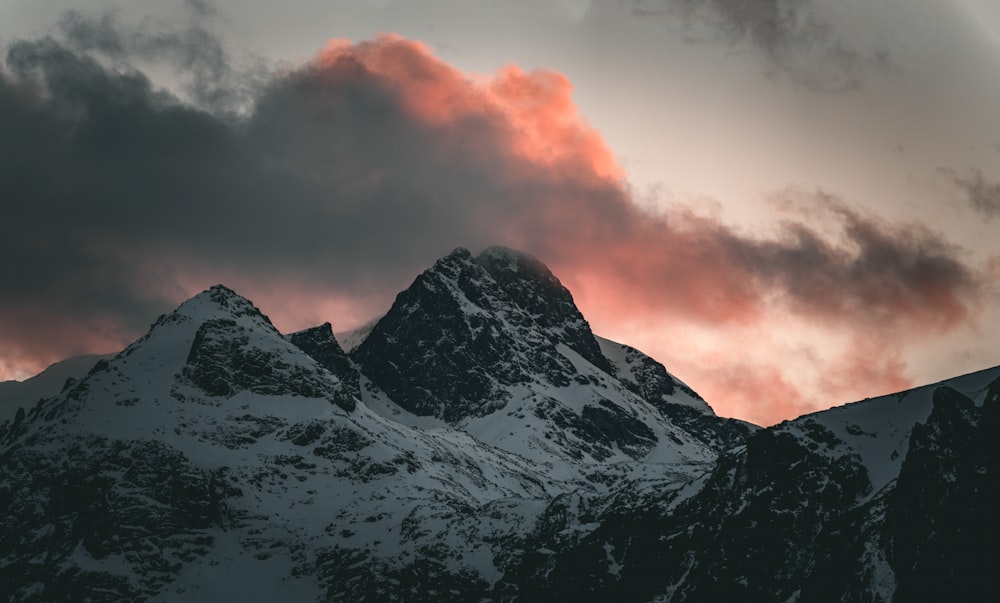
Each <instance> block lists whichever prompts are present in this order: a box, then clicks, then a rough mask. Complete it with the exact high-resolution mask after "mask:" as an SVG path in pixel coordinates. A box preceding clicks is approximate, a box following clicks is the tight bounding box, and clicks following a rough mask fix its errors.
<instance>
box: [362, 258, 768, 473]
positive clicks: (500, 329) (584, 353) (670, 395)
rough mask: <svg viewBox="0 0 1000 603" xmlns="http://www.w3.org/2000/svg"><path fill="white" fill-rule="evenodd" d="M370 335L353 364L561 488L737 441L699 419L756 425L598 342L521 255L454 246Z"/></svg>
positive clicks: (542, 271)
mask: <svg viewBox="0 0 1000 603" xmlns="http://www.w3.org/2000/svg"><path fill="white" fill-rule="evenodd" d="M367 331H368V334H367V335H366V336H365V337H364V339H363V340H361V341H360V343H358V344H357V347H356V348H354V352H353V353H352V357H353V358H354V359H355V360H356V361H357V363H358V366H359V368H360V369H361V371H362V372H363V373H364V374H365V375H366V376H368V377H369V378H371V379H372V381H373V382H374V383H375V384H377V385H378V386H379V387H380V388H381V389H382V390H383V391H385V392H386V394H387V395H388V396H389V397H390V398H391V399H392V400H393V401H395V402H396V403H398V404H399V405H400V406H402V407H403V409H404V410H405V411H406V412H407V414H408V415H412V416H421V417H435V418H437V419H439V420H441V421H443V422H445V423H447V424H450V425H453V426H455V427H456V428H459V429H461V430H463V431H465V432H467V433H469V434H471V435H472V436H474V437H475V438H476V439H478V440H480V441H482V442H484V443H487V444H489V445H491V446H494V447H496V448H499V449H501V450H505V451H507V452H510V453H513V454H518V455H520V456H522V457H524V458H526V459H528V460H530V461H531V462H532V463H533V464H534V465H535V466H536V467H538V468H539V469H540V470H543V471H544V472H545V475H546V477H547V479H548V480H551V481H566V480H569V481H575V482H578V483H579V485H580V487H582V488H591V489H597V490H604V489H607V488H609V487H613V486H614V484H615V483H616V482H617V480H619V479H623V478H626V477H629V476H632V475H633V474H635V473H636V472H638V473H642V474H646V473H656V472H662V471H664V470H665V469H664V468H663V467H662V465H691V466H697V465H699V464H705V463H710V462H712V461H713V460H714V459H715V457H716V455H717V454H718V452H719V451H720V450H722V449H725V448H726V447H728V444H730V443H731V442H730V441H728V440H726V441H725V442H722V441H721V440H720V438H719V437H716V436H715V435H714V434H713V436H712V437H704V435H705V432H706V430H707V431H710V429H708V428H706V427H704V426H702V425H701V424H702V423H704V424H707V425H709V427H714V428H716V429H717V430H719V431H721V432H726V433H731V434H732V436H731V439H732V440H733V441H742V439H743V438H745V437H746V435H747V434H748V433H749V432H750V431H752V428H751V427H749V426H746V425H745V424H743V425H740V424H739V422H729V421H726V420H723V419H719V418H718V417H715V415H714V413H713V412H712V411H711V409H710V408H709V407H708V405H707V404H706V403H705V402H704V401H703V400H701V398H700V397H698V396H697V394H695V393H694V392H693V391H692V390H691V389H690V388H688V387H687V386H685V385H683V383H681V382H680V381H678V380H676V379H674V378H673V377H672V376H670V375H669V374H668V373H667V372H666V370H665V369H664V368H663V366H662V365H660V364H659V363H657V362H655V361H653V360H652V359H650V358H648V357H647V356H645V355H644V354H642V353H640V352H638V351H636V350H634V349H632V348H628V347H627V346H621V345H619V344H615V343H614V342H611V341H608V340H601V339H599V338H597V337H595V336H594V335H593V333H592V332H591V330H590V326H589V324H588V323H587V321H586V320H585V319H584V318H583V316H582V314H581V313H580V311H579V310H578V309H577V307H576V305H575V303H574V302H573V297H572V295H571V294H570V292H569V291H568V290H566V288H565V287H563V286H562V284H561V283H560V282H559V280H558V279H557V278H556V277H555V276H554V275H553V274H552V273H551V272H550V271H549V270H548V268H546V267H545V266H544V265H543V264H541V262H539V261H538V260H537V259H535V258H533V257H531V256H529V255H527V254H524V253H521V252H517V251H514V250H511V249H507V248H503V247H492V248H490V249H487V250H486V251H484V252H483V253H481V254H480V255H478V256H473V255H472V254H471V253H470V252H469V251H468V250H465V249H456V250H455V251H453V252H452V253H450V254H449V255H448V256H446V257H444V258H442V259H441V260H439V261H438V262H437V263H436V264H435V265H434V266H433V267H431V268H430V269H428V270H427V271H425V272H423V273H422V274H420V275H419V276H418V277H417V279H416V280H415V281H414V283H413V285H411V287H410V288H408V289H407V290H405V291H403V292H402V293H400V294H399V296H398V297H397V299H396V302H395V303H394V304H393V306H392V308H391V309H390V310H389V311H388V312H387V313H386V314H385V316H383V317H382V318H381V319H379V320H378V321H377V322H376V323H375V324H374V325H372V326H371V327H370V328H369V329H367ZM358 340H359V338H358V337H357V335H354V336H352V338H351V341H352V342H355V341H358ZM692 414H693V415H695V416H691V415H692ZM696 423H697V425H696ZM688 427H697V429H693V430H691V429H688ZM637 461H641V462H637ZM657 467H659V468H657ZM691 472H694V473H697V470H694V469H693V470H692V471H691ZM691 472H689V473H691Z"/></svg>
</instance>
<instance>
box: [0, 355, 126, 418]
mask: <svg viewBox="0 0 1000 603" xmlns="http://www.w3.org/2000/svg"><path fill="white" fill-rule="evenodd" d="M108 358H111V355H106V356H101V355H100V354H88V355H85V356H74V357H72V358H67V359H66V360H62V361H59V362H56V363H55V364H53V365H51V366H49V367H48V368H46V369H45V370H44V371H42V372H41V373H38V374H37V375H35V376H34V377H31V378H29V379H25V380H24V381H0V422H2V421H7V420H10V419H13V418H14V415H15V414H17V409H18V408H20V407H22V406H24V407H30V406H31V405H32V404H34V403H35V402H37V401H39V400H40V399H42V398H48V397H50V396H54V395H56V394H58V393H59V392H60V391H62V389H63V388H64V387H66V385H67V382H68V381H70V380H72V381H76V380H77V379H79V378H80V377H83V376H85V375H86V374H87V371H89V370H90V369H91V368H93V367H94V365H95V364H97V362H98V361H99V360H105V359H108Z"/></svg>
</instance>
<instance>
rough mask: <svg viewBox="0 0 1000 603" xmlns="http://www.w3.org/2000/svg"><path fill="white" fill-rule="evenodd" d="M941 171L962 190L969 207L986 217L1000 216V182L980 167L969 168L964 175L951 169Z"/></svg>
mask: <svg viewBox="0 0 1000 603" xmlns="http://www.w3.org/2000/svg"><path fill="white" fill-rule="evenodd" d="M941 172H942V173H943V174H944V175H945V176H946V177H947V178H948V179H949V180H950V181H951V182H952V184H954V185H955V186H957V187H958V188H959V189H961V190H962V192H963V193H964V194H965V199H966V201H967V202H968V204H969V207H971V208H972V209H973V210H975V211H976V212H977V213H979V214H981V215H983V216H984V217H985V218H986V219H990V218H993V217H995V216H1000V182H995V181H991V180H989V179H988V178H987V177H986V176H985V175H983V172H982V170H979V169H973V170H969V172H968V175H966V176H964V177H963V176H959V175H958V173H957V172H955V170H951V169H942V170H941Z"/></svg>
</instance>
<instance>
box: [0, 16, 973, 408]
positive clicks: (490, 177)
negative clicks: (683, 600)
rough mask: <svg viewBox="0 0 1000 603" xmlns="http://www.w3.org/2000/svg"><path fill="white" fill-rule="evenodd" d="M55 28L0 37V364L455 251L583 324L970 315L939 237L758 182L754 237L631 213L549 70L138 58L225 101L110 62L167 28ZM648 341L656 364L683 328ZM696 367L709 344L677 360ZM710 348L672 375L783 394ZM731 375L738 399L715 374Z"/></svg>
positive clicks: (907, 325) (423, 52) (957, 267)
mask: <svg viewBox="0 0 1000 603" xmlns="http://www.w3.org/2000/svg"><path fill="white" fill-rule="evenodd" d="M196 25H197V28H198V29H199V31H203V32H208V31H210V30H209V29H208V28H207V26H205V25H204V24H203V22H201V21H196ZM150 35H152V38H150ZM62 36H63V37H61V38H43V39H37V40H23V41H18V42H15V43H13V44H11V45H10V47H9V51H8V54H7V58H6V68H5V69H4V70H3V71H2V72H0V129H3V131H4V132H5V144H4V145H3V146H2V147H0V183H3V184H2V187H3V190H0V198H2V199H3V200H4V201H3V208H2V211H3V212H4V217H5V219H4V220H2V221H0V254H2V255H3V257H8V258H18V259H17V261H16V262H5V263H4V264H3V265H2V267H0V299H2V301H0V341H2V342H4V343H3V348H2V349H0V356H2V357H3V358H5V360H4V362H5V363H6V369H5V370H7V371H8V374H16V373H18V372H26V371H28V370H30V369H31V368H36V369H38V368H42V367H44V366H45V365H46V364H47V363H48V362H51V361H52V360H55V359H58V358H60V357H63V356H65V355H68V354H72V353H78V352H84V351H96V352H104V351H108V349H109V348H112V349H113V348H114V347H115V346H116V345H118V346H120V345H123V344H124V343H126V342H127V341H128V339H129V338H131V337H134V336H137V335H139V334H140V333H141V331H142V330H143V329H144V328H145V325H147V324H148V323H149V322H151V321H152V320H153V319H154V318H155V315H156V314H157V313H159V312H163V311H167V310H169V309H170V308H171V307H172V306H173V305H175V304H176V303H177V302H179V301H180V300H181V299H183V298H184V297H185V296H186V295H190V294H192V293H194V292H196V291H198V290H200V289H202V288H204V287H206V286H208V285H210V284H212V283H214V282H218V281H223V282H226V283H228V284H230V285H232V286H235V287H236V288H237V289H238V290H240V291H241V292H242V293H244V294H246V295H248V296H249V297H251V298H253V299H255V300H256V301H257V302H258V303H259V304H260V305H261V306H262V309H263V310H264V311H265V312H267V313H268V314H270V315H271V316H272V318H274V319H275V321H276V323H277V324H278V325H279V327H282V328H285V329H286V330H291V329H294V328H301V327H304V326H309V324H310V323H319V322H322V321H323V320H330V321H331V322H333V323H334V325H335V327H336V328H338V329H340V328H346V327H350V326H353V325H354V324H357V321H358V320H359V319H360V318H368V317H370V316H371V313H372V312H373V311H375V310H373V308H385V307H387V306H388V304H389V303H390V301H391V299H392V298H393V296H394V295H395V294H396V293H397V292H398V291H399V290H400V289H402V288H403V287H405V286H406V285H407V284H408V282H409V281H410V280H411V279H412V278H413V277H414V276H415V274H416V273H418V272H419V271H420V270H422V269H423V268H425V267H426V266H428V265H430V264H431V263H432V262H433V260H434V259H436V258H437V257H439V256H441V255H443V254H444V253H446V252H448V251H449V250H450V249H452V248H453V247H456V246H466V247H470V248H474V249H475V248H483V247H485V246H487V245H492V244H506V245H510V246H513V247H518V248H522V249H525V250H526V251H529V252H532V253H534V254H536V255H538V256H539V257H540V258H541V259H543V260H544V261H546V262H547V263H548V264H549V265H550V266H551V267H552V268H553V269H554V271H555V272H556V273H557V274H559V275H560V277H561V278H563V280H564V281H565V282H566V283H567V284H569V286H570V287H571V289H572V290H573V291H574V293H575V294H576V295H577V297H578V299H579V300H580V303H581V305H582V306H583V310H584V312H585V314H586V315H588V316H589V317H591V320H592V322H593V323H594V324H595V326H596V327H597V328H598V330H600V331H603V332H605V333H607V332H613V331H615V329H616V325H622V324H625V323H630V322H633V323H647V324H656V325H660V326H662V327H663V328H664V329H665V331H663V332H668V330H669V329H671V328H679V327H680V326H681V325H685V324H695V325H700V328H702V330H703V331H704V330H713V332H715V333H716V334H717V335H716V336H717V337H719V335H718V333H720V332H724V329H727V328H734V329H738V328H753V329H762V330H768V329H773V330H774V331H775V332H779V333H780V332H781V330H782V329H783V328H784V325H783V324H782V323H783V322H784V321H783V320H782V318H781V316H782V315H783V314H786V315H788V316H792V317H796V318H797V319H799V320H804V321H810V322H812V323H815V324H817V325H819V328H821V329H826V330H828V331H837V332H841V331H846V332H849V333H858V334H864V335H865V338H864V339H863V341H864V342H866V343H867V342H871V341H874V340H873V339H872V338H879V337H884V338H886V339H887V340H891V341H894V342H896V343H895V344H893V345H897V346H898V345H905V343H906V342H910V341H914V340H915V338H919V337H923V336H926V335H927V334H931V333H935V332H943V331H948V330H950V329H955V328H957V327H958V326H959V325H963V324H968V323H970V322H971V321H974V320H975V317H976V309H977V303H978V299H979V296H980V281H981V279H982V276H981V273H980V271H979V270H978V269H977V268H975V267H972V266H969V265H966V264H964V263H963V261H962V259H961V258H962V256H961V251H960V250H959V249H958V248H957V247H955V246H953V245H951V244H949V243H948V242H947V241H946V240H944V239H943V238H942V237H941V236H940V235H938V234H936V233H934V232H933V231H931V230H929V229H928V228H927V227H925V226H923V225H920V224H899V223H889V222H886V221H884V220H882V219H880V218H878V217H877V216H874V215H872V214H868V213H865V212H862V211H860V210H857V209H854V208H852V207H851V206H850V205H848V204H847V203H846V202H844V201H842V200H840V199H837V198H835V197H833V196H830V195H827V194H825V193H822V192H815V193H802V192H795V191H786V192H783V193H781V194H778V195H776V199H778V202H780V203H781V204H783V207H785V208H786V210H787V212H788V214H787V215H788V218H787V220H786V222H785V223H784V224H781V225H778V226H777V227H776V231H775V232H773V233H770V234H766V233H765V234H761V233H746V232H740V231H737V230H734V229H733V228H731V227H729V226H726V225H725V224H723V223H722V222H720V221H719V220H718V219H717V218H713V217H706V216H704V215H701V214H699V213H698V212H697V211H696V210H694V209H692V208H690V207H685V206H676V207H674V208H673V209H671V210H669V211H666V212H663V213H656V212H654V211H651V210H648V209H643V208H642V207H640V205H638V204H637V203H635V202H633V200H632V198H631V193H630V190H629V188H628V186H627V184H626V183H625V181H624V173H623V171H622V170H621V168H620V167H619V165H618V164H617V162H616V161H615V159H614V154H613V153H612V152H611V150H610V149H609V148H608V147H607V145H606V144H605V143H604V141H603V139H602V138H601V136H600V134H599V133H598V132H596V131H595V130H594V129H593V128H591V127H590V126H589V125H588V124H587V123H586V122H585V121H584V120H583V119H582V117H581V116H580V114H579V112H578V111H577V108H576V106H575V104H574V103H573V101H572V87H571V83H570V82H569V80H568V79H567V78H566V77H564V76H562V75H561V74H558V73H554V72H550V71H544V70H537V71H532V72H524V71H522V70H521V69H520V68H518V67H516V66H513V65H512V66H508V67H505V68H503V69H501V70H499V71H498V72H496V73H494V74H490V75H475V76H470V75H467V74H464V73H462V72H460V71H458V70H457V69H455V68H454V67H452V66H451V65H449V64H447V63H445V62H443V61H441V60H440V59H438V58H436V57H435V56H434V55H433V54H432V53H431V51H430V50H429V49H428V47H426V46H425V45H423V44H421V43H419V42H415V41H412V40H408V39H405V38H402V37H399V36H394V35H386V36H382V37H379V38H377V39H374V40H370V41H366V42H361V43H357V44H354V43H350V42H347V41H338V40H334V41H331V42H330V43H329V44H328V45H327V47H325V48H324V49H322V51H320V52H319V53H318V54H317V56H316V57H315V58H314V60H312V61H311V62H309V63H308V64H305V65H301V66H298V67H294V68H290V67H285V68H283V69H279V70H274V71H272V72H270V74H269V75H268V77H266V78H263V77H259V74H258V75H257V76H254V78H251V79H247V78H244V77H243V76H241V75H240V74H239V68H236V67H227V65H231V63H229V62H227V61H228V59H227V60H224V61H217V60H216V59H217V58H218V56H219V54H218V53H215V52H209V53H208V54H207V55H206V54H205V53H204V52H202V51H197V52H193V53H192V54H188V53H185V52H180V51H178V52H164V53H160V54H158V55H156V56H158V57H159V58H160V59H162V60H166V61H169V66H171V67H175V68H176V67H178V66H182V67H183V66H186V65H188V63H187V61H189V60H190V61H194V62H195V63H196V64H200V62H201V61H205V62H207V63H208V65H209V66H206V67H204V69H205V70H206V71H204V73H213V71H212V70H213V69H215V68H216V67H214V66H213V65H215V66H221V67H219V68H220V69H222V70H223V71H224V72H225V73H222V74H221V75H219V76H218V78H217V79H218V81H220V82H244V83H245V82H248V81H253V82H256V83H255V84H254V85H253V86H252V87H251V88H249V89H248V90H252V96H251V102H249V103H247V104H246V105H245V106H244V107H243V109H241V110H239V111H234V110H232V109H231V104H230V103H229V102H228V101H227V102H215V101H214V100H212V99H215V98H218V97H215V96H212V95H211V94H209V95H208V96H205V97H202V96H199V95H198V94H195V95H191V96H190V98H181V97H180V96H178V95H177V94H175V93H172V92H170V91H169V90H167V89H164V88H160V87H157V86H156V85H155V84H154V83H153V82H152V81H151V80H150V79H149V78H148V77H147V76H146V75H144V72H142V71H140V70H139V69H138V68H137V67H136V66H135V64H134V63H133V62H132V61H133V59H134V58H135V56H136V55H139V58H143V59H144V60H145V59H149V58H152V57H153V55H154V54H155V53H152V52H147V49H149V48H153V47H155V46H156V44H159V43H160V42H156V40H161V41H162V40H164V39H169V40H176V41H177V44H178V45H179V46H180V47H183V46H185V44H187V43H188V42H187V41H186V40H187V38H186V37H184V36H183V35H180V34H177V35H174V34H171V33H170V32H166V33H165V32H164V31H156V32H153V34H150V33H149V31H148V30H142V29H141V28H140V29H139V30H129V29H128V28H126V26H124V25H122V24H121V23H119V22H118V21H116V20H115V19H113V18H110V17H99V18H96V19H95V18H89V17H83V16H80V15H70V16H68V17H67V18H66V19H64V21H63V34H62ZM149 40H153V41H152V42H151V41H149ZM154 42H155V43H154ZM170 44H173V42H170ZM170 44H168V46H169V45H170ZM195 45H197V43H195ZM207 47H209V48H211V47H213V46H212V44H208V45H207ZM109 57H111V58H112V59H113V60H110V61H109V60H108V59H109ZM198 69H199V68H194V70H193V71H194V72H195V73H198V72H199V71H198ZM227 70H232V71H233V72H234V73H233V74H228V73H229V72H228V71H227ZM224 88H226V89H231V86H229V85H228V84H226V85H225V86H224ZM206 99H207V100H206ZM334 310H335V311H336V312H338V315H337V316H330V315H327V314H324V313H325V312H329V311H334ZM340 313H343V315H341V314H340ZM365 313H367V315H366V314H365ZM345 315H346V318H345ZM345 321H347V322H349V323H353V324H345ZM859 336H860V335H859ZM776 345H777V344H776ZM862 347H863V346H862ZM647 349H648V351H650V352H653V353H654V354H656V355H658V356H661V357H664V356H669V357H671V358H674V357H677V356H678V352H677V350H680V349H684V342H681V341H674V340H671V339H670V338H669V337H664V338H663V341H661V343H658V344H656V345H654V346H653V349H649V348H647ZM664 349H665V350H666V354H663V353H661V352H662V351H663V350H664ZM775 349H780V346H778V347H776V348H775ZM671 350H672V351H671ZM896 350H898V348H897V347H891V346H890V349H888V353H887V354H886V355H885V357H886V358H887V359H888V360H886V361H885V363H883V364H879V363H866V362H863V361H862V360H861V358H862V356H861V355H860V354H861V353H862V352H865V353H867V351H869V348H865V349H864V350H860V351H859V352H858V353H857V354H855V355H853V356H845V358H846V360H844V361H843V362H842V363H841V364H842V366H843V367H844V368H842V369H837V370H842V371H844V374H847V373H848V372H850V373H851V374H859V373H860V372H862V371H863V370H867V371H868V373H869V374H868V375H867V376H865V377H864V379H858V380H857V382H858V383H859V384H860V385H858V387H861V385H865V386H873V387H874V385H873V383H875V382H880V383H883V384H885V383H893V384H898V383H900V382H901V381H900V379H901V377H900V374H901V371H902V367H901V366H900V365H899V364H898V362H895V361H893V358H895V356H894V354H896V353H897V351H896ZM743 352H745V350H743ZM734 358H735V356H734ZM664 359H665V360H667V359H668V358H664ZM698 361H700V362H702V365H701V366H703V367H704V366H714V364H712V363H716V362H725V359H724V358H723V357H721V356H712V355H711V354H710V351H709V352H706V354H705V355H703V356H701V357H697V358H694V357H692V358H688V359H687V362H688V365H689V366H693V365H694V364H695V363H696V362H698ZM834 361H836V362H840V361H839V360H836V359H834ZM731 366H732V368H731V369H729V372H728V373H720V374H714V375H713V371H710V370H704V369H703V370H702V371H701V372H700V376H699V379H701V382H700V383H701V384H703V385H705V387H701V385H699V383H692V385H696V387H699V388H700V389H702V390H706V389H707V390H711V391H712V392H717V393H718V395H719V396H720V397H719V398H716V399H712V400H711V401H712V402H713V403H714V404H715V406H716V407H717V409H719V411H720V412H721V413H723V414H733V413H734V412H740V413H742V414H743V416H752V417H754V418H756V419H757V420H760V421H765V422H773V421H774V420H777V419H779V418H787V415H788V413H790V412H793V411H794V409H797V408H802V407H803V406H802V404H803V400H804V398H805V396H806V394H804V393H803V391H804V390H805V387H803V386H802V385H801V384H800V381H801V379H800V378H799V376H797V375H795V374H793V373H791V372H788V370H787V369H785V368H783V367H782V365H781V362H780V359H777V358H776V359H774V361H773V362H771V361H770V360H769V361H768V362H763V361H755V362H749V361H747V360H745V359H743V360H740V359H736V360H734V361H733V363H732V365H731ZM12 367H13V368H12ZM17 367H20V368H17ZM871 367H875V369H874V370H869V369H871ZM0 368H3V367H0ZM727 375H729V376H727ZM817 379H818V378H817ZM817 379H813V381H817ZM751 381H752V382H754V383H757V384H760V385H759V388H758V389H754V390H753V394H752V398H753V400H750V399H749V398H748V397H747V396H748V395H750V394H748V393H747V392H746V391H744V390H737V389H732V388H730V386H731V385H732V384H733V383H736V382H742V383H749V382H751ZM768 384H770V385H768ZM852 391H855V390H852V389H850V388H847V389H842V390H838V392H839V393H845V392H852ZM726 392H729V394H728V396H729V397H728V398H726V397H724V396H726V395H727V394H726ZM845 395H846V394H845ZM751 403H752V404H753V405H754V406H753V407H752V408H751V407H750V404H751Z"/></svg>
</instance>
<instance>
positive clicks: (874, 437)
mask: <svg viewBox="0 0 1000 603" xmlns="http://www.w3.org/2000/svg"><path fill="white" fill-rule="evenodd" d="M998 378H1000V369H997V368H991V369H985V370H982V371H977V372H975V373H970V374H968V375H963V376H961V377H955V378H952V379H948V380H946V381H942V382H940V383H935V384H931V385H925V386H923V387H917V388H914V389H910V390H906V391H903V392H899V393H896V394H891V395H888V396H880V397H878V398H871V399H868V400H864V401H861V402H854V403H852V404H846V405H844V406H838V407H835V408H831V409H828V410H824V411H820V412H816V413H812V414H809V415H804V416H802V417H799V418H797V419H795V420H793V421H787V422H784V423H782V424H781V425H779V426H778V427H777V428H776V429H775V431H776V432H778V433H790V434H793V435H795V436H796V437H798V438H800V439H806V440H810V441H813V442H815V443H816V448H815V450H816V451H817V452H821V453H823V454H826V455H829V456H830V457H831V458H834V459H839V458H843V457H847V456H850V455H855V456H856V457H857V458H858V459H859V460H860V463H861V465H862V466H863V467H864V468H865V470H866V472H867V474H868V478H869V480H870V481H871V484H872V491H871V496H874V495H875V494H877V493H878V492H880V491H881V490H882V489H883V488H885V487H886V486H887V485H888V484H889V483H890V482H891V481H893V480H895V479H896V477H897V476H898V475H899V471H900V467H901V466H902V463H903V459H904V458H905V457H906V453H907V450H908V446H909V442H910V435H911V433H912V431H913V427H914V426H915V425H917V424H918V423H924V422H926V421H927V417H928V416H929V415H930V414H931V410H932V408H933V406H934V404H933V400H934V392H935V391H936V390H938V389H939V388H941V387H948V388H951V389H954V390H955V391H957V392H959V393H961V394H964V395H965V396H968V397H969V399H971V400H972V401H973V402H975V403H976V405H977V406H981V405H982V404H983V401H984V400H985V399H986V394H987V391H988V388H989V386H990V384H991V383H992V382H994V381H996V380H997V379H998ZM817 426H818V427H820V428H822V430H820V429H818V427H817ZM824 430H825V431H824ZM829 436H832V438H831V437H829Z"/></svg>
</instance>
